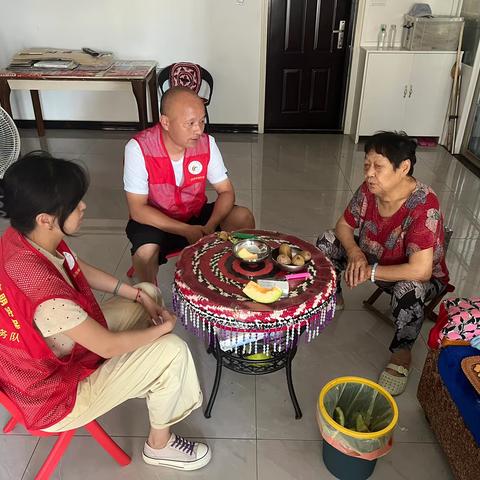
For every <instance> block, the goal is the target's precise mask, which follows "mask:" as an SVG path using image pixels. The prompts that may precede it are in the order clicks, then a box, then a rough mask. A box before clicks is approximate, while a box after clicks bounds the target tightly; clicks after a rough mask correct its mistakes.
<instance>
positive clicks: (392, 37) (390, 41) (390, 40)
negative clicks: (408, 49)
mask: <svg viewBox="0 0 480 480" xmlns="http://www.w3.org/2000/svg"><path fill="white" fill-rule="evenodd" d="M396 36H397V26H396V25H394V24H392V25H390V30H389V32H388V48H394V47H395V38H396Z"/></svg>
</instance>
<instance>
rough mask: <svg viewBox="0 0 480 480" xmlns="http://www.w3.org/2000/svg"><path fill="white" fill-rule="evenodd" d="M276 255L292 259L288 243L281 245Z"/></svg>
mask: <svg viewBox="0 0 480 480" xmlns="http://www.w3.org/2000/svg"><path fill="white" fill-rule="evenodd" d="M278 253H279V254H280V255H286V256H287V257H289V258H292V249H291V248H290V245H288V243H282V244H281V245H280V248H279V249H278Z"/></svg>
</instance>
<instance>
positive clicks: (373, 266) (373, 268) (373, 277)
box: [370, 262, 378, 283]
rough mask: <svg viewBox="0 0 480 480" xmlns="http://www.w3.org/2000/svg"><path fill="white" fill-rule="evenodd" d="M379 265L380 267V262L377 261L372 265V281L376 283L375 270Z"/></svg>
mask: <svg viewBox="0 0 480 480" xmlns="http://www.w3.org/2000/svg"><path fill="white" fill-rule="evenodd" d="M377 267H378V262H375V263H374V264H373V265H372V270H371V272H370V281H371V282H372V283H375V272H376V270H377Z"/></svg>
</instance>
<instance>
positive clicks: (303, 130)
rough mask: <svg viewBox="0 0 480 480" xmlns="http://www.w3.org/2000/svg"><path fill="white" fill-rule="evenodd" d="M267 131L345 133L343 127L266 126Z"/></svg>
mask: <svg viewBox="0 0 480 480" xmlns="http://www.w3.org/2000/svg"><path fill="white" fill-rule="evenodd" d="M265 133H334V134H343V130H342V129H340V128H339V129H322V128H301V129H300V128H266V129H265Z"/></svg>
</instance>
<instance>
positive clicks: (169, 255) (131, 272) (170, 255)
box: [127, 250, 182, 278]
mask: <svg viewBox="0 0 480 480" xmlns="http://www.w3.org/2000/svg"><path fill="white" fill-rule="evenodd" d="M181 253H182V251H181V250H176V251H175V252H171V253H167V255H165V258H167V259H168V258H173V257H177V256H178V255H180V254H181ZM134 275H135V268H134V267H133V265H132V266H131V267H130V268H129V269H128V271H127V277H128V278H132V277H133V276H134Z"/></svg>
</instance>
